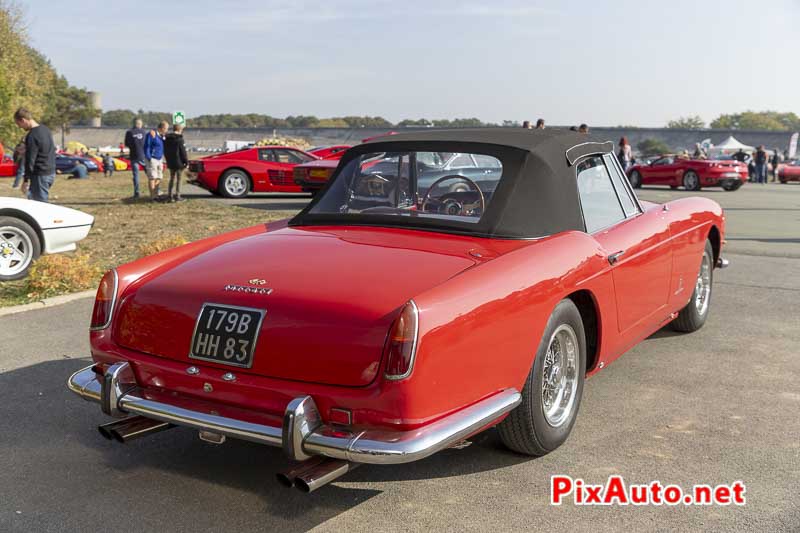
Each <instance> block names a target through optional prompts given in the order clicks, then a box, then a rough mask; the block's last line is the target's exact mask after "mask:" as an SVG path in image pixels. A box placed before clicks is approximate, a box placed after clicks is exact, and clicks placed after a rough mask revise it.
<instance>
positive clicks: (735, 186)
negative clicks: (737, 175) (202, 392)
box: [722, 181, 742, 191]
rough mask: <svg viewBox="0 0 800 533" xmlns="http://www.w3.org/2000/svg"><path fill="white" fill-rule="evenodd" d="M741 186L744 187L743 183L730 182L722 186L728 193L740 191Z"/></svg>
mask: <svg viewBox="0 0 800 533" xmlns="http://www.w3.org/2000/svg"><path fill="white" fill-rule="evenodd" d="M741 186H742V182H741V181H729V182H726V183H725V184H724V185H723V186H722V188H723V189H725V190H726V191H736V190H739V187H741Z"/></svg>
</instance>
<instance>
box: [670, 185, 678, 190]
mask: <svg viewBox="0 0 800 533" xmlns="http://www.w3.org/2000/svg"><path fill="white" fill-rule="evenodd" d="M669 188H670V189H672V190H673V191H674V190H677V188H678V186H677V185H670V186H669Z"/></svg>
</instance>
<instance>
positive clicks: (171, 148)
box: [164, 124, 189, 202]
mask: <svg viewBox="0 0 800 533" xmlns="http://www.w3.org/2000/svg"><path fill="white" fill-rule="evenodd" d="M164 159H166V160H167V168H168V169H169V200H170V201H171V202H181V201H183V198H181V172H182V171H183V169H184V168H186V165H188V164H189V158H188V157H186V145H185V144H184V142H183V125H182V124H175V125H174V126H172V133H168V134H167V136H166V137H165V138H164ZM173 182H174V183H175V196H173V195H172V184H173Z"/></svg>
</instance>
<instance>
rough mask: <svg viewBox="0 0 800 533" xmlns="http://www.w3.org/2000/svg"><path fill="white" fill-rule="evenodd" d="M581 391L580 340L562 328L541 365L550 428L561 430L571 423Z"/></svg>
mask: <svg viewBox="0 0 800 533" xmlns="http://www.w3.org/2000/svg"><path fill="white" fill-rule="evenodd" d="M577 388H578V338H577V336H576V335H575V330H573V329H572V327H571V326H569V325H567V324H561V325H560V326H559V327H558V328H557V329H556V330H555V332H553V335H552V336H551V337H550V344H549V345H548V347H547V353H545V356H544V364H543V365H542V412H543V414H544V418H545V420H546V421H547V423H548V424H550V425H551V426H553V427H559V426H561V425H562V424H564V422H566V421H567V420H569V417H570V414H571V413H572V409H573V408H574V406H575V392H576V390H577Z"/></svg>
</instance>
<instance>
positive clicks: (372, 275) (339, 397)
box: [68, 128, 727, 491]
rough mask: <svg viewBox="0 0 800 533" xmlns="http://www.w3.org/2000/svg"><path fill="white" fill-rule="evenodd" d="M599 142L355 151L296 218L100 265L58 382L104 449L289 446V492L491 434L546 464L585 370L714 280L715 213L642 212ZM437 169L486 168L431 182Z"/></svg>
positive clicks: (701, 204) (660, 208)
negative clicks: (451, 158) (87, 348)
mask: <svg viewBox="0 0 800 533" xmlns="http://www.w3.org/2000/svg"><path fill="white" fill-rule="evenodd" d="M613 149H614V145H613V143H611V142H607V143H596V142H587V141H586V137H585V136H583V135H580V134H577V133H572V132H560V131H558V130H554V129H553V130H549V129H548V130H536V131H530V130H522V129H515V128H497V129H475V130H470V129H463V130H450V131H447V130H440V131H426V132H413V133H403V134H398V135H395V136H392V137H384V138H382V139H378V140H375V141H374V142H369V143H366V144H363V145H360V146H356V147H354V148H351V149H350V150H348V151H347V152H346V154H345V156H344V157H343V158H342V161H341V163H340V165H339V167H338V169H337V171H336V172H335V174H334V176H333V178H332V181H331V183H330V184H329V185H328V186H327V187H326V188H325V190H324V192H323V193H322V194H319V195H317V197H316V198H315V199H314V200H313V201H312V202H311V203H310V204H309V205H308V207H306V208H305V209H304V210H303V211H302V212H300V213H299V214H298V215H297V216H295V217H294V218H292V219H291V220H288V221H282V222H276V223H268V224H262V225H258V226H254V227H251V228H247V229H242V230H239V231H235V232H232V233H228V234H224V235H219V236H216V237H212V238H209V239H205V240H201V241H197V242H194V243H191V244H188V245H185V246H182V247H179V248H175V249H172V250H168V251H166V252H162V253H160V254H157V255H153V256H150V257H146V258H143V259H139V260H137V261H135V262H133V263H129V264H127V265H123V266H120V267H118V268H116V269H113V270H111V271H109V272H108V273H106V274H105V276H104V277H103V279H102V281H101V283H100V287H99V289H98V292H97V298H96V301H95V305H94V310H93V312H92V319H91V332H90V341H91V353H92V358H93V360H94V364H93V365H92V366H89V367H87V368H85V369H83V370H80V371H78V372H76V373H75V374H73V375H72V376H71V377H70V378H69V380H68V386H69V389H70V390H71V391H73V392H74V393H76V394H77V395H79V396H80V397H82V398H84V399H87V400H89V401H92V402H96V403H99V404H100V408H101V409H102V411H103V412H104V413H105V414H107V415H110V416H112V417H116V418H118V420H116V421H112V422H110V423H107V424H104V425H102V426H100V428H99V429H100V432H101V434H102V435H104V436H105V437H107V438H110V439H112V438H113V439H116V440H118V441H122V442H124V441H127V440H130V439H133V438H140V437H143V436H146V435H149V434H152V433H154V432H157V431H163V430H165V429H169V428H171V427H173V426H176V425H177V426H187V427H191V428H195V429H197V430H199V436H200V438H201V439H203V440H205V441H208V442H213V443H217V444H220V443H222V442H224V441H225V439H226V437H229V438H237V439H244V440H249V441H253V442H257V443H262V444H266V445H270V446H276V447H281V448H282V449H283V451H284V452H285V453H286V455H287V456H288V457H289V458H290V459H292V460H294V461H298V462H299V464H295V466H293V467H291V468H289V469H288V470H287V471H285V472H283V473H281V474H280V475H279V480H281V481H282V482H283V483H284V484H286V485H288V486H292V485H294V486H295V487H297V488H299V489H300V490H302V491H312V490H315V489H317V488H319V487H320V486H323V485H325V484H326V483H328V482H330V481H332V480H334V479H336V478H337V477H338V476H341V475H342V474H344V473H346V472H347V471H348V470H350V469H352V468H353V467H354V466H357V465H358V464H361V463H377V464H397V463H406V462H410V461H416V460H419V459H422V458H424V457H427V456H429V455H431V454H433V453H436V452H438V451H440V450H443V449H445V448H449V447H453V446H456V445H458V444H460V443H463V442H464V441H465V440H466V439H469V438H470V437H471V436H473V435H475V434H476V433H479V432H481V431H484V430H486V429H488V428H490V427H497V431H498V433H499V435H500V438H501V439H502V441H503V442H504V443H505V445H506V446H507V447H508V448H510V449H511V450H514V451H516V452H519V453H522V454H528V455H543V454H546V453H548V452H550V451H552V450H554V449H556V448H558V447H559V446H560V445H561V444H562V443H563V442H564V441H565V440H566V439H567V436H568V435H569V433H570V431H571V430H572V428H573V426H574V424H575V421H576V419H577V414H578V408H579V405H580V402H581V398H582V392H583V387H584V379H585V377H587V376H590V375H592V374H594V373H596V372H598V371H600V370H601V369H603V368H605V367H607V366H608V365H609V363H611V362H612V361H614V360H615V359H616V358H618V357H619V356H620V355H621V354H623V353H624V352H625V351H627V350H629V349H630V348H631V347H632V346H634V345H635V344H636V343H638V342H639V341H641V340H642V339H644V338H646V337H648V336H649V335H651V334H652V333H653V332H655V331H656V330H658V329H659V328H661V327H662V326H664V325H666V324H670V325H671V326H672V327H673V328H674V329H675V330H677V331H684V332H688V331H695V330H698V329H700V328H701V327H702V326H703V324H704V323H705V321H706V319H707V317H708V314H709V306H710V302H711V295H712V279H713V272H714V267H715V266H719V267H721V266H725V265H726V264H727V261H725V260H724V259H723V258H722V255H721V254H722V245H723V243H724V240H723V239H724V230H725V227H724V224H725V218H724V216H723V213H722V209H721V208H720V206H719V205H718V204H717V203H715V202H713V201H711V200H709V199H706V198H697V197H691V198H681V199H677V200H673V201H671V202H669V203H667V204H664V205H659V204H654V203H650V202H643V201H639V200H638V199H637V197H636V195H635V194H634V192H633V189H632V188H631V187H630V185H629V183H628V182H627V180H626V179H625V175H624V173H623V171H622V169H621V167H620V166H619V163H618V162H617V159H616V157H615V156H614V154H613ZM442 153H445V154H449V155H452V154H456V155H458V154H463V155H464V156H465V157H468V158H470V159H480V160H481V162H482V165H484V166H485V167H487V168H491V169H492V171H491V172H486V173H474V174H472V177H467V176H466V175H463V174H459V171H458V169H455V170H453V171H452V174H445V175H442V169H441V166H439V165H436V161H438V159H439V158H437V155H438V154H442ZM431 176H435V177H434V178H433V179H434V180H435V181H432V182H431V179H430V178H431ZM418 183H426V184H427V185H425V187H424V188H423V189H420V188H419V187H418V185H417V184H418Z"/></svg>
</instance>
